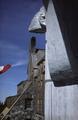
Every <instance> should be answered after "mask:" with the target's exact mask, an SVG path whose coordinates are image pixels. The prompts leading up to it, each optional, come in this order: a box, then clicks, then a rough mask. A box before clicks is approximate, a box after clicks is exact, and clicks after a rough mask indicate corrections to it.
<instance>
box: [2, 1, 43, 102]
mask: <svg viewBox="0 0 78 120" xmlns="http://www.w3.org/2000/svg"><path fill="white" fill-rule="evenodd" d="M41 6H42V0H0V66H2V65H5V64H8V63H9V64H12V65H16V64H18V65H17V66H15V67H12V68H11V69H9V70H8V71H7V72H5V73H4V74H1V75H0V100H1V101H4V99H5V97H7V96H11V95H15V94H16V85H17V84H18V83H19V82H20V81H22V80H26V79H27V64H28V49H29V47H28V46H29V40H30V38H31V37H32V36H36V38H37V47H40V48H44V46H45V45H44V43H45V41H44V39H45V38H44V34H33V33H29V32H28V26H29V24H30V22H31V20H32V18H33V16H34V15H35V13H36V12H37V11H38V10H39V8H40V7H41Z"/></svg>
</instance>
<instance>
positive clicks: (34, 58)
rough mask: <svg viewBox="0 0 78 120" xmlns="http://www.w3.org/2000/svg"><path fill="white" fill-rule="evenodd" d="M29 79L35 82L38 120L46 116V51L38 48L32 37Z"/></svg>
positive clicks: (34, 93)
mask: <svg viewBox="0 0 78 120" xmlns="http://www.w3.org/2000/svg"><path fill="white" fill-rule="evenodd" d="M29 63H30V64H29V71H30V72H29V79H31V80H32V81H33V100H34V101H33V102H34V103H33V104H34V115H35V116H36V117H38V118H37V119H40V120H41V119H43V116H44V76H45V68H44V67H45V54H44V49H38V48H36V39H35V38H34V37H32V39H31V46H30V62H29Z"/></svg>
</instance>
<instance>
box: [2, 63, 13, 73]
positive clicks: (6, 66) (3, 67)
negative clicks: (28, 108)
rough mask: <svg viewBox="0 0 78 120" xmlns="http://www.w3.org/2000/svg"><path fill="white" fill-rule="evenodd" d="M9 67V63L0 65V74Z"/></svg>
mask: <svg viewBox="0 0 78 120" xmlns="http://www.w3.org/2000/svg"><path fill="white" fill-rule="evenodd" d="M10 68H11V65H10V64H7V65H5V66H0V74H2V73H4V72H6V71H7V70H9V69H10Z"/></svg>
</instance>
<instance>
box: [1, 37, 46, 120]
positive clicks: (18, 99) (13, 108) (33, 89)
mask: <svg viewBox="0 0 78 120" xmlns="http://www.w3.org/2000/svg"><path fill="white" fill-rule="evenodd" d="M44 57H45V55H44V49H38V48H36V40H35V38H34V37H32V39H31V44H30V51H29V65H28V76H29V77H28V80H25V81H21V82H20V83H19V84H18V85H17V94H16V95H15V96H9V97H7V98H6V100H5V104H6V108H5V109H4V111H3V112H2V113H1V116H2V118H1V120H43V118H44V74H45V71H44V64H45V59H44Z"/></svg>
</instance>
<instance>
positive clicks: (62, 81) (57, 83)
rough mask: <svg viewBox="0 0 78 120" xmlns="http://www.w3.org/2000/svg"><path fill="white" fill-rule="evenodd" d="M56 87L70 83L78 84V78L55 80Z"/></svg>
mask: <svg viewBox="0 0 78 120" xmlns="http://www.w3.org/2000/svg"><path fill="white" fill-rule="evenodd" d="M53 83H54V86H55V87H63V86H69V85H78V78H75V79H71V80H65V81H64V80H60V81H54V82H53Z"/></svg>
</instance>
